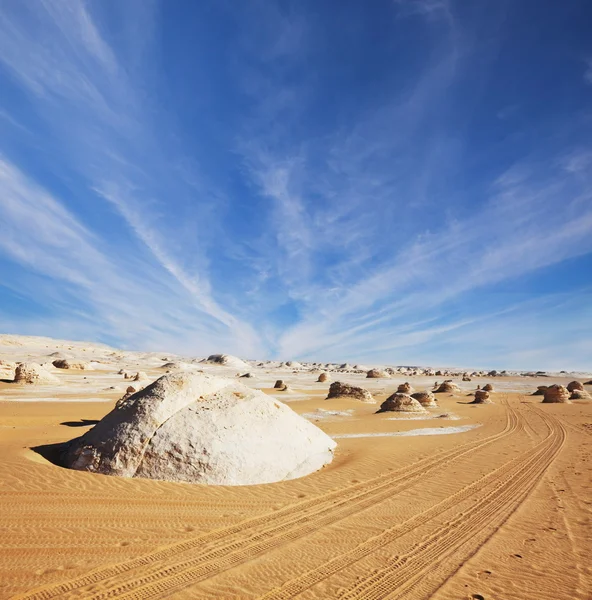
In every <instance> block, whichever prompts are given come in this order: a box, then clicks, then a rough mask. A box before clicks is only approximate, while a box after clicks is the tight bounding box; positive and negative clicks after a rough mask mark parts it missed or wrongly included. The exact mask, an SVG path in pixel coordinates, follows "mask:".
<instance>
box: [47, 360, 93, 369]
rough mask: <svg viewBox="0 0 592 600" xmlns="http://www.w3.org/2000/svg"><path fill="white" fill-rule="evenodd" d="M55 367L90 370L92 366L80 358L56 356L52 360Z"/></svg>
mask: <svg viewBox="0 0 592 600" xmlns="http://www.w3.org/2000/svg"><path fill="white" fill-rule="evenodd" d="M52 365H53V366H54V367H55V368H56V369H74V370H76V371H92V369H93V368H92V366H91V364H90V363H87V362H85V361H82V360H74V359H71V358H58V359H56V360H54V361H53V362H52Z"/></svg>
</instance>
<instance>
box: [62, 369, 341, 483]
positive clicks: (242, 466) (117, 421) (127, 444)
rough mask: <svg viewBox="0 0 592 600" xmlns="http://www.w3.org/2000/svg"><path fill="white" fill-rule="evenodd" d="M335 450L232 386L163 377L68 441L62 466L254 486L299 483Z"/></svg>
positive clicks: (283, 410)
mask: <svg viewBox="0 0 592 600" xmlns="http://www.w3.org/2000/svg"><path fill="white" fill-rule="evenodd" d="M335 446H336V444H335V442H334V441H333V440H332V439H331V438H330V437H328V436H327V435H326V434H325V433H323V432H322V431H321V430H320V429H318V428H317V427H316V426H314V425H313V424H312V423H309V422H308V421H306V419H303V418H302V417H300V416H298V415H297V414H296V413H295V412H294V411H293V410H292V409H291V408H289V407H288V406H286V405H285V404H283V403H281V402H279V401H278V400H275V399H274V398H271V397H270V396H267V395H266V394H264V393H263V392H261V391H259V390H253V389H251V388H249V387H247V386H245V385H242V384H240V383H237V382H235V381H234V380H229V379H222V378H218V377H213V376H210V375H206V374H203V373H192V372H176V373H170V374H167V375H165V376H163V377H161V378H159V379H158V380H156V381H155V382H154V383H153V384H151V385H149V386H148V387H147V388H145V389H144V390H142V391H141V392H138V393H136V394H134V395H132V396H131V397H129V398H127V399H125V400H123V401H120V402H118V405H117V407H116V408H115V409H114V410H113V411H111V412H110V413H109V414H107V415H106V416H105V417H104V418H103V419H102V420H101V421H100V422H99V423H98V424H97V425H96V426H95V427H93V429H91V430H90V431H88V432H87V433H86V434H84V435H83V436H82V437H80V438H77V439H75V440H72V442H70V443H69V445H68V448H67V449H66V452H65V456H64V458H65V460H64V462H65V465H66V466H68V467H70V468H73V469H78V470H85V471H92V472H95V473H103V474H106V475H118V476H121V477H145V478H150V479H161V480H170V481H185V482H191V483H206V484H213V485H251V484H258V483H272V482H274V481H283V480H286V479H294V478H296V477H302V476H304V475H307V474H309V473H312V472H314V471H316V470H318V469H320V468H321V467H322V466H323V465H325V464H327V463H329V462H331V460H332V458H333V449H334V448H335Z"/></svg>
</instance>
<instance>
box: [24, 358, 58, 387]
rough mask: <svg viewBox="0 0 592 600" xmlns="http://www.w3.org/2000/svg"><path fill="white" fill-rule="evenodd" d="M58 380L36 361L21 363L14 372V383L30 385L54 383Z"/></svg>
mask: <svg viewBox="0 0 592 600" xmlns="http://www.w3.org/2000/svg"><path fill="white" fill-rule="evenodd" d="M59 382H60V380H59V379H58V378H57V377H56V376H55V375H52V374H51V373H50V372H49V371H47V370H45V369H44V368H43V367H42V366H41V365H38V364H36V363H21V364H20V365H17V367H16V370H15V373H14V383H26V384H32V385H43V384H55V383H59Z"/></svg>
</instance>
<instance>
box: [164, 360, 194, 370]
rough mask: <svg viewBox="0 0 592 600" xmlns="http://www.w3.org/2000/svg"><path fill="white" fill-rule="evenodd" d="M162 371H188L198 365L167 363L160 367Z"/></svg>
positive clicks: (178, 362)
mask: <svg viewBox="0 0 592 600" xmlns="http://www.w3.org/2000/svg"><path fill="white" fill-rule="evenodd" d="M159 368H160V369H168V370H169V371H188V370H190V369H195V368H196V365H192V364H189V363H186V362H181V361H174V362H167V363H165V364H164V365H162V366H160V367H159Z"/></svg>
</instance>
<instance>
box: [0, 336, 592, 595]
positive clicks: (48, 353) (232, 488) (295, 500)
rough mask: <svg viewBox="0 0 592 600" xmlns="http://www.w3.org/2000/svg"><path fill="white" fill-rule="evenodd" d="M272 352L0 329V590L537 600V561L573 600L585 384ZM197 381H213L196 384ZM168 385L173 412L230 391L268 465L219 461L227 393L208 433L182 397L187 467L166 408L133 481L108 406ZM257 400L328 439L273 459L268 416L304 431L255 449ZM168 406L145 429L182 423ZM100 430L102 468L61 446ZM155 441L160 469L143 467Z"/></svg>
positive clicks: (581, 529)
mask: <svg viewBox="0 0 592 600" xmlns="http://www.w3.org/2000/svg"><path fill="white" fill-rule="evenodd" d="M289 362H290V364H289V365H287V364H285V363H272V362H271V361H252V362H245V361H243V360H241V359H240V358H236V357H232V356H229V355H223V354H222V355H220V354H214V355H211V356H209V357H195V358H194V359H193V360H191V359H189V357H184V359H183V360H181V358H180V357H178V356H175V355H172V354H170V353H167V354H163V353H138V352H127V351H123V350H117V349H114V348H111V347H108V346H104V345H92V344H86V345H85V344H82V343H70V342H68V341H63V340H60V341H58V340H51V339H48V338H34V337H27V336H21V337H19V336H3V335H0V369H2V371H1V372H0V423H1V424H2V427H1V430H0V434H1V435H0V456H1V461H0V479H1V480H2V482H3V485H2V494H1V498H0V503H1V507H0V511H1V513H2V515H3V519H2V528H3V535H2V538H1V542H0V556H1V557H2V560H0V582H1V583H0V597H1V598H19V599H23V600H24V599H28V600H33V599H35V600H37V599H41V598H44V599H45V598H74V597H77V598H97V599H98V598H103V597H110V596H115V597H117V598H127V597H129V598H132V597H133V598H150V597H157V598H161V597H162V598H164V597H175V598H268V599H270V598H293V597H310V598H334V597H335V598H337V597H339V598H349V597H351V598H374V597H376V598H386V597H388V598H428V597H435V598H450V599H457V598H499V597H502V598H504V599H506V598H507V599H514V598H515V599H516V600H518V599H520V600H524V599H526V598H533V599H534V598H535V597H536V598H539V597H541V596H540V594H541V577H543V581H544V586H545V590H546V592H545V593H546V595H548V597H551V595H555V597H557V598H574V599H575V598H577V599H580V598H581V599H582V600H584V599H586V598H587V597H588V595H589V594H588V591H589V589H590V588H589V582H590V581H591V579H590V576H591V573H590V567H589V566H588V564H587V563H588V561H587V558H586V557H587V554H588V552H589V549H590V541H589V540H590V535H589V534H590V520H589V516H590V507H591V506H592V501H591V500H590V487H591V483H590V477H589V473H590V471H589V460H590V448H591V440H590V434H591V432H592V400H591V399H590V398H591V397H590V394H589V392H592V380H590V379H585V378H581V385H575V382H574V380H573V377H569V375H568V374H561V375H560V374H556V375H550V374H546V375H538V376H524V375H517V374H507V375H501V374H497V375H488V374H487V373H484V374H481V375H480V374H476V375H475V374H470V375H471V376H469V374H468V373H467V372H462V373H452V372H447V373H444V372H443V373H442V375H440V376H436V375H435V373H434V374H432V373H433V372H432V371H431V370H430V369H426V371H427V373H428V374H426V373H424V372H421V373H419V372H415V374H414V372H413V371H411V370H407V369H404V368H402V369H400V371H401V372H399V371H397V370H396V369H392V368H391V369H390V371H391V372H388V371H385V370H382V367H381V366H380V365H379V366H371V367H369V368H368V370H360V369H356V368H354V367H355V366H356V365H335V366H333V368H332V369H331V368H329V369H327V368H326V367H327V365H313V364H308V365H306V364H302V363H297V362H296V361H289ZM56 365H57V366H56ZM358 366H362V365H358ZM341 367H343V368H341ZM377 367H378V368H377ZM19 368H20V370H19ZM387 368H388V367H387ZM31 374H33V375H31ZM138 375H139V377H138ZM48 376H49V377H48ZM19 377H20V380H19V381H16V380H18V379H19ZM44 378H47V379H44ZM163 381H170V382H171V383H169V384H167V385H168V387H166V386H165V387H163V384H162V383H159V382H163ZM447 381H448V383H446V382H447ZM436 384H438V385H436ZM159 385H160V386H161V387H160V388H158V386H159ZM171 385H172V387H170V386H171ZM195 385H198V386H203V385H206V386H210V388H208V389H210V391H213V390H215V389H219V390H220V391H217V392H214V394H213V395H212V396H211V399H209V398H210V396H207V395H203V394H207V393H210V392H207V390H206V388H203V387H200V388H199V389H200V390H206V391H201V392H199V391H192V390H195V389H197V388H192V387H191V386H195ZM130 386H131V387H130ZM155 386H156V388H158V389H157V392H154V391H151V390H154V389H155ZM188 386H189V387H188ZM212 386H214V387H212ZM215 386H218V387H215ZM442 386H450V387H444V388H442ZM542 388H546V389H547V390H548V389H554V388H557V389H558V390H565V392H566V393H567V397H566V398H559V396H560V395H561V394H559V395H557V394H551V395H549V396H546V395H545V394H544V392H543V393H541V392H538V390H539V389H542ZM580 388H581V390H580ZM163 389H164V390H165V393H162V394H161V392H159V391H158V390H163ZM184 389H188V390H189V392H190V395H189V396H188V397H187V398H188V399H187V400H185V401H183V402H184V403H185V404H187V403H189V404H187V406H188V409H183V408H177V409H175V410H179V411H183V410H184V411H185V413H186V411H187V410H194V409H192V408H191V407H192V406H196V404H195V403H196V402H197V405H200V403H204V408H205V407H207V406H209V409H208V411H206V412H211V411H212V410H216V402H217V400H216V398H218V397H220V394H223V390H225V389H228V390H232V394H233V395H231V398H233V402H236V405H237V406H239V405H240V410H241V412H240V419H239V421H240V422H238V423H237V424H233V423H234V422H231V423H229V424H226V425H222V426H221V427H222V430H224V431H226V429H228V428H230V429H231V430H232V431H233V432H235V431H236V432H237V433H233V435H237V436H238V437H235V438H232V440H233V441H232V446H233V447H235V448H236V447H242V448H243V449H244V452H247V453H249V454H250V455H251V456H254V457H259V458H258V459H257V460H261V461H263V463H262V464H261V465H259V466H257V464H255V463H256V461H255V462H253V461H250V462H249V461H247V462H246V463H245V462H244V460H243V459H242V458H241V452H239V454H238V455H237V458H233V457H232V456H231V455H230V454H228V452H227V451H224V454H223V455H222V456H221V457H216V450H215V448H216V447H217V446H219V445H220V444H223V445H224V444H228V443H230V442H229V441H228V440H227V441H226V442H225V441H224V440H225V438H224V435H225V434H220V433H219V432H218V430H217V429H216V427H217V425H216V423H219V422H220V419H223V418H224V415H225V414H227V413H229V412H230V411H231V409H230V408H229V406H228V405H223V407H222V409H220V410H221V413H220V416H218V417H216V418H215V419H214V421H211V422H210V425H207V426H206V427H207V428H208V429H209V430H210V433H209V434H208V436H207V437H204V434H203V433H199V431H201V430H200V429H199V427H200V426H201V425H199V423H201V422H203V418H205V417H203V416H200V415H201V413H195V414H196V415H197V416H198V417H199V420H197V421H195V424H194V425H192V428H193V427H197V429H196V430H195V431H197V432H198V434H197V437H196V438H195V439H197V440H198V443H201V444H203V446H204V452H205V448H206V447H208V448H210V449H209V450H208V451H207V454H208V456H209V459H210V463H209V466H208V467H207V468H206V469H205V470H203V471H200V473H201V474H199V475H198V476H197V477H196V476H195V475H194V471H193V470H191V472H190V473H189V474H188V471H187V469H186V468H184V467H183V465H184V464H185V463H188V464H193V465H194V466H195V465H196V464H198V463H199V464H201V459H199V458H197V457H198V456H199V455H201V454H200V453H201V452H202V451H201V450H199V447H198V453H197V454H196V455H195V456H196V457H195V458H190V455H187V456H184V458H181V459H180V460H181V462H178V460H179V459H177V458H175V460H173V456H175V454H174V453H179V452H182V453H183V454H185V453H187V452H190V450H189V449H188V448H186V447H184V446H183V442H182V439H183V437H184V436H186V435H188V436H189V438H188V439H193V438H192V435H193V434H192V433H191V432H190V430H188V431H187V433H186V434H183V433H182V432H181V430H180V429H179V427H180V424H179V423H180V422H183V421H179V422H177V424H176V425H175V426H174V427H173V426H171V427H169V429H171V432H172V437H170V438H167V437H165V436H163V434H161V439H164V440H167V439H171V443H173V446H172V448H176V450H170V451H167V450H165V449H164V447H163V446H162V443H161V444H160V446H159V445H158V444H154V448H155V450H151V449H150V448H151V447H148V449H147V450H145V451H143V452H144V454H143V458H142V462H141V463H140V467H139V468H138V467H134V469H135V475H134V472H133V471H132V472H124V471H121V468H120V466H118V465H121V464H127V460H129V459H128V458H123V456H124V454H123V451H122V447H123V446H125V448H129V449H130V450H129V451H131V452H132V454H131V457H132V458H131V460H134V459H133V456H134V452H135V450H134V448H136V447H137V445H136V444H137V443H136V442H134V441H133V439H134V438H133V435H134V434H133V433H132V431H133V430H132V429H129V428H128V429H126V432H127V433H126V434H125V436H124V437H123V438H122V441H120V442H116V441H115V440H116V437H117V436H118V435H119V434H118V433H116V432H117V427H116V428H115V429H111V430H108V429H107V430H106V429H105V427H113V425H109V421H108V419H109V418H111V419H113V415H116V416H117V415H119V414H124V413H125V414H127V413H126V411H128V410H130V409H129V407H126V403H128V404H129V403H131V404H130V406H131V407H132V408H131V410H133V407H134V406H137V407H140V409H141V414H149V413H146V411H148V410H150V409H149V408H148V404H147V403H149V402H153V401H154V398H155V397H156V398H157V399H158V403H159V404H158V406H164V403H165V402H168V401H169V400H172V401H174V402H176V403H177V404H178V403H179V400H174V399H175V398H177V396H178V394H179V393H185V392H184V391H183V390H184ZM571 389H573V390H577V391H574V392H568V390H571ZM179 390H180V391H179ZM582 390H583V391H582ZM537 392H538V393H537ZM155 393H156V396H155ZM250 393H253V394H255V396H253V398H252V399H251V397H250V396H249V394H250ZM159 394H161V395H159ZM199 394H202V397H203V400H199V399H197V400H196V399H195V398H196V397H197V395H199ZM257 394H259V395H260V397H259V396H257ZM570 394H571V395H570ZM227 395H228V394H227ZM571 396H573V399H569V398H570V397H571ZM576 396H577V397H576ZM239 397H240V398H244V399H239V400H237V398H239ZM259 398H260V399H259ZM264 398H266V399H267V400H265V399H264ZM416 398H417V400H416ZM254 401H258V402H259V401H263V402H268V403H271V404H273V403H274V402H275V403H277V402H279V403H281V405H282V406H285V407H286V410H287V411H289V413H290V414H294V413H295V416H294V417H290V418H294V419H298V420H299V421H300V420H301V421H304V422H306V423H308V424H310V425H314V429H315V430H316V431H318V432H319V435H320V436H321V437H319V442H320V443H321V445H322V444H323V443H327V444H333V445H334V447H333V448H332V449H330V452H331V457H330V458H329V459H327V458H326V457H325V458H323V461H322V462H324V463H325V464H324V466H323V465H322V464H321V463H319V462H318V461H316V459H315V460H312V461H310V460H309V464H310V467H309V469H308V471H306V472H302V471H301V472H293V473H292V474H289V473H288V474H284V475H282V474H281V469H282V468H283V467H282V466H281V465H283V464H284V463H285V464H286V469H287V470H288V471H290V470H292V467H290V466H289V454H290V452H291V450H290V449H289V447H288V446H285V440H283V439H278V440H277V441H276V438H275V437H274V436H273V434H272V433H271V431H269V429H270V428H272V429H277V428H279V427H286V428H287V429H285V431H286V433H285V435H288V436H290V437H292V438H294V440H295V443H297V445H298V446H299V448H298V451H302V449H303V448H307V447H308V444H309V443H311V442H310V440H311V439H312V438H311V437H310V436H311V434H312V430H311V432H308V433H306V436H307V439H308V440H309V441H308V442H305V441H304V439H302V440H300V441H297V440H298V438H297V434H296V429H294V428H297V427H300V425H298V423H297V422H296V421H294V423H292V421H289V422H286V423H285V424H282V425H280V424H279V423H280V422H279V421H278V422H277V424H275V425H271V423H268V424H266V425H264V428H265V429H264V431H269V433H268V434H267V435H269V436H270V438H269V440H267V441H266V442H265V443H264V442H263V439H262V438H260V437H259V434H256V433H255V431H256V429H257V427H259V425H257V420H258V419H259V420H260V419H261V418H262V417H261V415H262V414H267V413H265V409H263V408H257V409H256V410H255V413H256V414H255V416H253V415H251V416H249V415H250V414H251V413H249V411H248V410H247V409H246V408H244V406H245V403H250V402H254ZM182 404H183V403H182ZM271 404H270V406H271ZM257 406H259V404H258V405H257ZM278 406H279V405H278ZM158 410H161V409H160V408H159V409H158ZM232 410H235V409H232ZM262 410H263V413H262V412H261V411H262ZM272 410H274V411H275V409H272ZM245 411H246V412H245ZM194 412H195V411H194ZM177 414H179V415H180V414H181V412H179V413H177ZM109 415H111V417H109ZM121 418H123V417H121ZM121 418H120V420H121ZM127 418H130V417H127ZM151 418H152V417H151ZM186 418H187V417H185V419H186ZM196 418H197V417H196ZM273 418H275V417H273ZM163 419H164V424H162V425H160V426H159V427H158V428H157V429H156V432H154V433H152V434H150V436H151V437H152V440H154V439H155V438H156V435H157V433H158V432H162V431H163V430H164V429H163V428H164V425H166V424H167V423H171V422H173V421H174V420H175V419H177V417H176V416H174V417H169V416H167V417H163V416H161V417H160V420H163ZM252 419H254V420H252ZM123 420H124V422H125V418H123ZM129 422H130V423H136V425H133V427H134V428H135V427H143V426H142V425H140V421H137V420H136V421H133V419H132V420H131V421H129ZM208 422H209V421H208ZM224 422H225V421H224ZM241 422H242V423H244V422H248V423H250V424H249V425H248V427H247V429H246V430H244V429H241ZM282 423H283V421H282ZM307 427H308V425H307ZM212 428H213V429H212ZM93 429H94V430H95V433H94V434H92V431H93ZM109 431H111V433H109ZM282 431H283V430H282ZM288 431H291V432H292V433H288ZM106 432H107V433H106ZM204 433H205V431H204ZM91 434H92V435H93V436H94V437H90V438H89V437H88V436H89V435H91ZM315 435H316V434H315ZM80 436H83V437H82V438H81V437H80ZM130 436H132V437H130ZM280 437H284V435H282V436H280ZM252 438H256V440H255V442H254V445H253V439H252ZM321 438H322V439H321ZM325 439H326V440H328V442H324V441H323V440H325ZM78 440H81V441H80V442H78ZM97 440H98V442H97ZM152 440H151V442H150V443H151V444H153V441H152ZM331 440H332V441H331ZM97 443H98V444H99V446H96V447H97V448H99V449H100V451H107V452H111V450H108V448H111V446H112V444H115V446H117V448H118V450H117V452H119V457H120V458H118V459H117V461H116V463H113V461H112V459H103V458H101V457H100V455H99V458H98V460H99V462H96V460H95V462H94V463H92V464H91V463H88V461H86V460H85V462H84V463H83V464H81V463H80V462H78V463H76V459H74V462H72V460H73V459H71V458H68V456H69V454H67V453H70V454H71V453H72V452H73V451H74V452H76V448H77V447H84V448H87V449H88V448H90V447H92V446H93V445H95V444H97ZM144 443H145V442H143V444H144ZM89 444H90V446H89ZM189 444H190V446H191V447H193V444H194V442H189ZM265 444H271V446H270V447H269V449H267V446H266V445H265ZM274 444H276V445H278V446H277V448H278V451H280V450H279V448H282V450H281V451H280V452H281V453H282V458H281V460H280V457H279V455H277V452H278V451H274V450H273V445H274ZM77 445H78V446H77ZM311 448H312V447H311ZM157 449H158V450H157ZM125 452H127V450H125ZM157 452H158V453H161V454H160V455H161V456H165V457H167V456H168V457H169V458H166V459H165V467H166V468H165V470H163V468H162V461H160V463H159V462H156V463H149V462H148V461H154V460H157V459H158V460H160V459H159V458H158V456H156V454H155V453H157ZM168 452H173V454H168ZM311 452H313V453H314V452H316V451H312V450H311ZM162 453H164V454H162ZM76 456H78V454H76ZM152 457H154V458H152ZM105 460H106V461H107V462H105ZM297 460H298V461H299V462H301V461H302V458H298V459H297ZM67 461H70V462H67ZM122 461H123V463H122ZM196 461H198V462H196ZM233 461H234V462H233ZM315 461H316V462H315ZM171 463H172V464H174V465H179V466H178V467H177V468H175V469H171V468H170V464H171ZM93 465H94V466H93ZM68 467H69V468H68ZM126 468H127V467H126ZM278 469H279V471H278ZM216 473H220V475H216ZM216 477H218V479H216ZM262 481H267V483H261V482H262ZM273 481H275V482H273ZM251 482H252V483H251ZM406 557H409V558H406ZM568 564H569V565H570V568H566V567H567V565H568Z"/></svg>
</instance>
